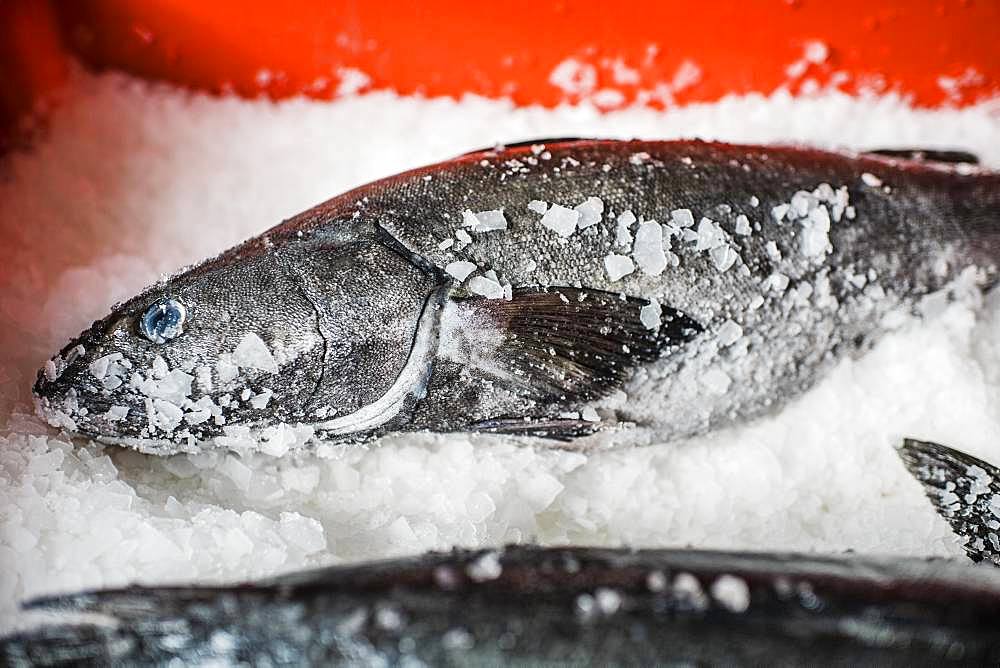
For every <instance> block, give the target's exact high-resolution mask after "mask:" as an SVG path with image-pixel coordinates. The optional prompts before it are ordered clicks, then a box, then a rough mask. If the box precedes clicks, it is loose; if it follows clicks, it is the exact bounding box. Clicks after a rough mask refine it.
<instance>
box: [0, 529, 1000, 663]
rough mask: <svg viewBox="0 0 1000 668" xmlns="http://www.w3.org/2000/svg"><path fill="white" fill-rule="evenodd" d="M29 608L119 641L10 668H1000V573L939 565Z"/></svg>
mask: <svg viewBox="0 0 1000 668" xmlns="http://www.w3.org/2000/svg"><path fill="white" fill-rule="evenodd" d="M720 582H723V583H725V584H724V585H720ZM726 586H728V589H726ZM30 607H32V608H44V609H50V610H62V611H63V612H64V613H66V614H67V615H69V614H70V613H71V612H81V611H83V612H88V613H97V614H99V615H106V616H108V617H111V618H113V619H114V620H115V621H116V623H117V626H115V627H109V626H102V625H95V624H87V623H83V624H72V623H67V624H62V625H58V626H52V625H50V626H47V627H42V628H41V629H37V630H35V631H30V632H27V633H23V634H21V635H17V636H12V637H8V638H6V639H4V640H2V641H0V657H2V658H3V660H4V661H6V662H8V663H11V664H13V665H18V664H21V663H25V664H26V663H27V662H31V663H32V664H33V665H64V664H66V663H70V662H73V661H77V662H80V661H86V662H88V663H91V662H92V663H96V664H98V665H109V664H112V663H113V664H115V665H140V664H141V665H165V664H167V663H168V662H169V661H171V660H176V659H180V660H182V661H184V662H189V661H190V662H194V663H207V662H211V661H221V662H224V663H236V662H248V663H252V664H254V665H263V664H269V665H288V664H296V665H301V664H307V665H317V664H323V665H357V664H359V663H363V664H366V665H403V664H404V663H405V664H406V665H508V664H514V665H554V664H555V665H576V664H589V665H593V664H595V663H596V664H601V665H654V664H663V663H664V662H671V663H673V662H676V663H684V664H688V663H692V664H695V665H789V666H791V665H806V664H808V665H845V666H846V665H900V666H902V665H910V666H913V665H977V664H978V665H981V664H982V663H992V662H996V661H997V660H1000V624H998V622H1000V572H997V571H993V570H984V569H980V568H976V567H974V566H971V565H961V564H957V563H954V562H947V561H944V560H933V559H931V560H918V559H896V560H893V559H865V558H859V557H852V556H845V557H817V556H804V555H793V554H752V553H728V552H710V551H696V550H640V551H630V550H623V549H599V548H538V547H508V548H506V549H505V550H503V551H501V552H499V553H496V552H490V551H475V552H465V551H456V552H454V553H448V554H428V555H425V556H422V557H414V558H407V559H396V560H391V561H384V562H375V563H370V564H364V565H358V566H338V567H332V568H327V569H321V570H316V571H307V572H303V573H296V574H292V575H289V576H284V577H280V578H276V579H273V580H269V581H266V582H260V583H253V584H248V585H241V586H238V587H175V588H169V587H163V588H142V587H132V588H129V589H121V590H110V591H102V592H87V593H81V594H74V595H69V596H65V597H55V598H52V599H43V600H40V601H36V602H34V603H31V604H30Z"/></svg>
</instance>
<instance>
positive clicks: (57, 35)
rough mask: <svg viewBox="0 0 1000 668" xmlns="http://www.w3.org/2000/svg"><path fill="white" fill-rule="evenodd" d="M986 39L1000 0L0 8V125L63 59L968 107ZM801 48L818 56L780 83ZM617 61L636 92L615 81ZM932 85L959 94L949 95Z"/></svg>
mask: <svg viewBox="0 0 1000 668" xmlns="http://www.w3.org/2000/svg"><path fill="white" fill-rule="evenodd" d="M998 34H1000V1H997V0H966V1H959V0H837V1H836V2H834V1H831V0H822V1H820V0H741V1H737V0H717V1H715V2H708V1H705V2H698V1H697V0H692V1H682V0H662V1H660V2H637V3H612V2H607V1H606V0H605V1H603V2H602V1H594V0H577V1H575V2H569V1H562V0H534V1H526V0H504V1H503V2H498V1H495V0H491V1H488V2H448V1H445V0H429V1H426V2H405V3H404V2H393V1H391V0H381V1H368V2H366V1H362V0H331V1H320V0H286V1H285V2H277V3H254V2H233V1H229V0H215V1H212V0H209V1H203V0H146V1H143V2H138V1H135V0H81V1H76V2H70V1H66V2H46V1H45V0H0V80H2V81H3V82H4V85H3V86H0V114H2V117H3V119H5V120H6V124H7V125H8V126H10V123H11V122H12V119H14V118H16V117H18V116H20V115H22V114H24V113H25V112H27V111H30V110H32V109H33V108H34V107H37V106H38V105H39V103H40V102H44V101H45V100H46V99H48V98H50V97H51V96H52V93H53V92H54V91H58V88H59V84H60V82H61V81H63V80H64V79H65V77H66V73H67V71H68V66H67V63H68V62H69V60H70V59H72V58H76V59H78V60H81V61H82V62H83V63H85V64H86V65H88V66H90V67H92V68H96V69H102V68H116V69H121V70H125V71H128V72H132V73H135V74H138V75H141V76H145V77H148V78H152V79H165V80H169V81H172V82H175V83H179V84H182V85H187V86H192V87H195V88H199V89H205V90H210V91H215V92H223V91H236V92H238V93H240V94H242V95H247V96H257V95H267V96H270V97H272V98H282V97H286V96H290V95H298V94H306V95H310V96H314V97H322V98H326V97H333V96H335V95H336V91H337V86H338V85H339V82H340V80H341V78H342V72H343V70H342V68H345V67H348V68H355V69H357V70H360V71H362V72H364V73H365V74H366V75H367V76H368V78H369V83H368V84H367V87H370V88H390V89H394V90H397V91H399V92H402V93H407V94H408V93H422V94H425V95H451V96H458V95H461V94H463V93H477V94H480V95H487V96H491V97H511V98H513V99H514V100H515V101H516V102H517V103H519V104H531V103H540V104H544V105H552V104H556V103H559V102H560V101H563V100H564V99H567V95H566V94H565V92H564V91H563V90H562V89H560V88H559V87H557V86H556V85H553V83H551V82H550V80H549V77H550V74H551V72H552V70H553V69H554V68H555V67H556V66H557V65H558V64H559V63H560V62H562V61H563V60H565V59H566V58H569V57H573V58H576V59H578V60H580V61H582V62H585V63H588V64H590V65H593V66H594V67H595V74H596V77H597V80H596V86H595V87H596V88H597V89H599V88H602V87H605V86H608V85H610V86H611V87H613V88H615V89H617V90H618V91H620V92H621V93H622V94H623V97H622V98H621V99H620V100H616V99H607V98H605V99H603V100H602V103H603V104H604V106H606V107H611V106H617V105H619V104H625V103H628V102H630V101H632V100H634V99H636V96H637V95H638V96H640V101H644V100H646V98H649V97H650V95H649V91H656V89H657V85H662V84H670V82H672V81H673V79H674V77H675V75H676V73H677V71H678V68H679V67H680V66H681V64H682V63H684V62H685V61H690V62H693V63H694V64H695V65H696V66H697V71H698V76H697V78H696V79H695V80H694V81H692V82H689V85H687V86H682V87H680V90H674V91H672V93H673V94H672V96H663V95H652V99H651V100H649V102H648V103H650V104H653V105H657V104H662V103H663V99H664V98H665V97H666V99H668V100H672V101H674V102H677V103H684V102H690V101H710V100H715V99H717V98H719V97H720V96H722V95H725V94H727V93H746V92H750V91H759V92H763V93H768V92H771V91H773V90H775V89H776V88H778V87H780V86H788V87H789V88H790V89H791V90H792V91H798V90H800V89H801V87H802V84H803V81H804V80H805V79H809V78H811V79H814V80H815V81H816V82H817V83H818V84H820V85H836V87H838V88H841V89H843V90H847V91H850V92H854V93H856V92H858V91H859V90H865V89H871V90H876V91H897V92H899V93H902V94H904V95H907V96H910V97H911V98H912V100H913V101H914V103H915V104H918V105H921V106H938V105H942V104H956V105H967V104H971V103H974V102H977V101H979V100H982V99H984V98H987V97H991V96H994V95H996V94H997V92H998V91H1000V39H998ZM813 40H817V41H820V42H823V43H824V44H825V45H826V46H827V47H828V49H829V57H828V58H827V59H826V60H825V61H824V62H822V63H819V64H816V63H813V64H810V65H809V66H808V68H807V69H806V71H805V72H804V73H803V74H802V75H800V76H790V75H789V73H788V71H787V70H788V66H789V65H790V64H791V63H794V62H795V61H796V60H799V59H800V58H801V57H802V53H803V49H804V47H805V45H806V43H808V42H809V41H813ZM651 49H652V50H651ZM615 59H621V61H622V62H623V63H625V64H626V65H628V66H629V67H630V68H632V69H634V70H636V72H637V74H638V81H637V82H635V83H626V84H621V83H615V82H614V81H613V73H612V70H611V68H610V66H609V65H610V63H611V62H612V61H614V60H615ZM970 68H971V69H970ZM840 73H842V74H840ZM963 75H964V78H963ZM942 76H945V77H951V78H953V79H960V80H961V81H962V82H963V85H961V86H959V87H958V88H956V89H953V90H952V94H951V95H949V94H948V93H947V92H946V91H945V90H943V89H942V87H941V85H940V83H939V78H940V77H942ZM675 88H677V87H675ZM662 90H663V89H662V87H661V89H660V92H662ZM641 91H647V93H645V94H644V93H642V92H641ZM577 97H578V96H577ZM569 99H570V100H573V99H574V96H573V95H570V96H569Z"/></svg>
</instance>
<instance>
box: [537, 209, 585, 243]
mask: <svg viewBox="0 0 1000 668" xmlns="http://www.w3.org/2000/svg"><path fill="white" fill-rule="evenodd" d="M579 220H580V212H579V211H575V210H573V209H567V208H566V207H564V206H562V205H560V204H553V205H552V208H550V209H549V210H548V211H546V212H545V215H544V216H542V221H541V222H542V225H543V226H545V227H547V228H549V229H550V230H552V231H553V232H555V233H556V234H558V235H559V236H561V237H568V236H570V235H571V234H573V232H575V231H576V224H577V221H579Z"/></svg>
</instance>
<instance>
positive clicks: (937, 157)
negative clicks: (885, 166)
mask: <svg viewBox="0 0 1000 668" xmlns="http://www.w3.org/2000/svg"><path fill="white" fill-rule="evenodd" d="M865 153H869V154H871V155H880V156H883V157H886V158H902V159H903V160H917V161H919V162H943V163H947V164H951V165H958V164H969V165H978V164H979V156H977V155H975V154H973V153H969V152H968V151H951V150H940V149H929V148H876V149H872V150H870V151H865Z"/></svg>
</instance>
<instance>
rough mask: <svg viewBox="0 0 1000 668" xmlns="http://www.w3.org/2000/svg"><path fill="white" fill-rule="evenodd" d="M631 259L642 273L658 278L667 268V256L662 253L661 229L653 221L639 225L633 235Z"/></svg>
mask: <svg viewBox="0 0 1000 668" xmlns="http://www.w3.org/2000/svg"><path fill="white" fill-rule="evenodd" d="M632 257H633V258H634V259H635V263H636V264H637V265H639V269H640V270H642V273H644V274H649V275H650V276H659V275H660V274H661V273H663V270H664V269H666V267H667V256H666V255H665V254H664V252H663V228H662V227H661V226H660V224H659V223H657V222H656V221H655V220H651V221H646V222H644V223H641V224H640V225H639V230H638V231H637V232H636V233H635V246H634V248H633V249H632Z"/></svg>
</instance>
